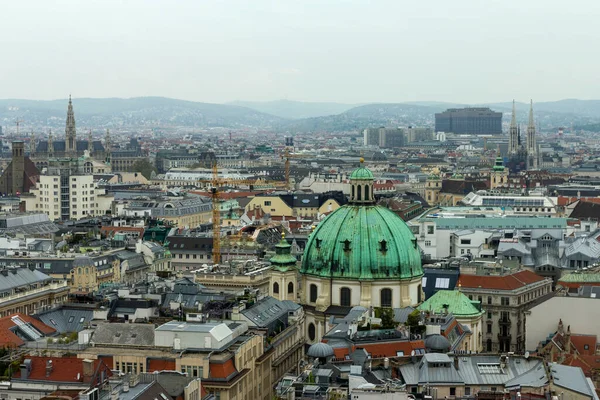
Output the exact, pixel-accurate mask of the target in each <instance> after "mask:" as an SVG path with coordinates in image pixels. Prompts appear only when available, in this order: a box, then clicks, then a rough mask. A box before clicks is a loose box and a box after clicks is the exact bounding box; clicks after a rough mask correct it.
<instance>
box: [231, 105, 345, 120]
mask: <svg viewBox="0 0 600 400" xmlns="http://www.w3.org/2000/svg"><path fill="white" fill-rule="evenodd" d="M229 104H233V105H236V106H241V107H247V108H251V109H253V110H256V111H260V112H262V113H266V114H271V115H276V116H278V117H281V118H288V119H301V118H313V117H323V116H326V115H335V114H341V113H343V112H345V111H347V110H349V109H351V108H353V107H356V106H357V104H341V103H312V102H303V101H292V100H275V101H264V102H262V101H233V102H231V103H229Z"/></svg>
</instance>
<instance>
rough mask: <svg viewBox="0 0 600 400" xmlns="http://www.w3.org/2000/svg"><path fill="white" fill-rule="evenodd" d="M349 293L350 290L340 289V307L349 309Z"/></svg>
mask: <svg viewBox="0 0 600 400" xmlns="http://www.w3.org/2000/svg"><path fill="white" fill-rule="evenodd" d="M351 293H352V291H351V290H350V288H347V287H343V288H341V289H340V306H345V307H350V302H351V300H350V297H351Z"/></svg>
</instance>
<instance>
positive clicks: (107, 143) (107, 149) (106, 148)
mask: <svg viewBox="0 0 600 400" xmlns="http://www.w3.org/2000/svg"><path fill="white" fill-rule="evenodd" d="M104 153H105V154H106V160H105V161H104V162H105V163H106V164H110V155H111V154H110V132H109V131H108V129H107V130H106V137H105V138H104Z"/></svg>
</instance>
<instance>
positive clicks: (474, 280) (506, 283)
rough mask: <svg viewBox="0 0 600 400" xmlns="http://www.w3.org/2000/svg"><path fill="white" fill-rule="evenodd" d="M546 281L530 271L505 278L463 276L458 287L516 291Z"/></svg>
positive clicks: (505, 276)
mask: <svg viewBox="0 0 600 400" xmlns="http://www.w3.org/2000/svg"><path fill="white" fill-rule="evenodd" d="M544 279H545V278H543V277H541V276H539V275H537V274H535V273H534V272H531V271H529V270H524V271H519V272H516V273H514V274H510V275H504V276H487V275H486V276H483V275H466V274H461V275H460V277H459V278H458V284H457V285H460V287H462V288H464V289H471V288H477V289H492V290H516V289H519V288H522V287H525V286H527V285H531V284H534V283H538V282H542V281H544Z"/></svg>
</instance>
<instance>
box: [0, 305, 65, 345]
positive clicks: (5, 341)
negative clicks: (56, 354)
mask: <svg viewBox="0 0 600 400" xmlns="http://www.w3.org/2000/svg"><path fill="white" fill-rule="evenodd" d="M14 316H18V317H19V318H21V319H22V320H23V321H24V322H29V323H30V324H31V325H33V326H34V327H35V328H36V329H37V330H38V331H40V332H41V333H43V334H44V335H51V334H53V333H55V332H56V330H55V329H54V328H51V327H49V326H48V325H46V324H44V323H43V322H41V321H39V320H37V319H35V318H33V317H30V316H29V315H25V314H20V313H18V314H12V315H8V316H6V317H2V318H0V347H19V346H22V345H24V344H25V342H24V341H23V339H21V338H20V337H18V336H17V335H16V334H15V333H14V332H13V331H11V330H10V328H12V327H14V326H16V324H15V323H14V322H13V321H12V319H11V318H12V317H14Z"/></svg>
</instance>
